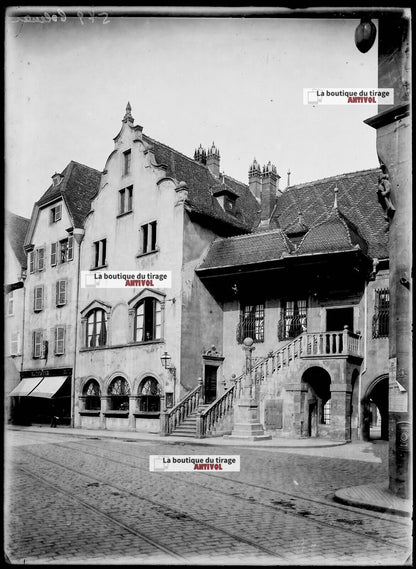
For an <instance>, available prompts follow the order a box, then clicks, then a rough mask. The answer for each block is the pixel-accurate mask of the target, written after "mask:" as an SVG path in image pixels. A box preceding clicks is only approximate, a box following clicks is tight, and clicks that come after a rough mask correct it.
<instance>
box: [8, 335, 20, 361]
mask: <svg viewBox="0 0 416 569" xmlns="http://www.w3.org/2000/svg"><path fill="white" fill-rule="evenodd" d="M19 344H20V334H19V332H13V333H12V335H11V339H10V354H11V355H12V356H17V354H18V353H19Z"/></svg>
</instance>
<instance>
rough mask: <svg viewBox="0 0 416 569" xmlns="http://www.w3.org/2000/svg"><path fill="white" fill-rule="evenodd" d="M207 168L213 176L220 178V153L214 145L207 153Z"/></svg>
mask: <svg viewBox="0 0 416 569" xmlns="http://www.w3.org/2000/svg"><path fill="white" fill-rule="evenodd" d="M207 166H208V170H209V171H210V172H211V174H212V175H213V176H215V177H216V178H219V176H220V151H219V150H218V148H217V147H216V146H215V144H214V143H212V146H211V148H209V149H208V153H207Z"/></svg>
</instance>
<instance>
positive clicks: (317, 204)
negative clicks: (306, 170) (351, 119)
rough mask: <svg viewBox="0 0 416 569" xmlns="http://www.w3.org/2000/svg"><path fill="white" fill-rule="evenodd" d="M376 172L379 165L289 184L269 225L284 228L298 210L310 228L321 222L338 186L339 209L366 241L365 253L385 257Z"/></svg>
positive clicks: (296, 214) (293, 219) (381, 213)
mask: <svg viewBox="0 0 416 569" xmlns="http://www.w3.org/2000/svg"><path fill="white" fill-rule="evenodd" d="M379 174H380V170H379V168H373V169H371V170H361V171H358V172H351V173H348V174H340V175H338V176H332V177H330V178H324V179H322V180H316V181H314V182H308V183H305V184H299V185H297V186H291V187H289V188H287V189H286V190H285V191H284V192H283V193H282V195H281V196H280V197H279V198H278V199H277V204H276V208H275V210H274V213H273V217H272V219H271V226H272V227H273V226H274V227H280V228H282V229H284V230H286V228H288V227H289V226H290V225H291V224H293V223H295V222H296V219H297V217H298V212H299V211H301V212H302V216H303V221H304V223H305V224H306V225H307V226H308V227H309V228H311V227H312V226H314V225H317V224H318V223H320V222H322V221H324V220H325V219H326V218H327V217H328V215H329V214H330V212H331V210H332V207H333V203H334V189H335V187H337V188H338V208H339V210H340V212H342V214H343V216H344V219H347V220H348V221H349V222H350V223H352V224H353V225H354V226H355V228H356V231H358V232H359V234H360V236H361V237H362V238H364V239H365V241H366V242H367V243H368V254H369V255H371V256H372V257H378V258H380V259H383V258H387V257H388V234H387V233H386V221H385V219H384V216H383V210H382V208H381V207H380V204H379V203H378V200H377V179H378V176H379Z"/></svg>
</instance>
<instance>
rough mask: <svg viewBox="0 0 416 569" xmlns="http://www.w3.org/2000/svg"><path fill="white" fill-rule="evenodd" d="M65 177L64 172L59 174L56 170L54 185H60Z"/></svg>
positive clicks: (53, 177)
mask: <svg viewBox="0 0 416 569" xmlns="http://www.w3.org/2000/svg"><path fill="white" fill-rule="evenodd" d="M63 178H64V177H63V176H62V174H58V172H55V174H54V175H53V176H52V180H53V185H54V186H59V184H60V183H61V182H62V180H63Z"/></svg>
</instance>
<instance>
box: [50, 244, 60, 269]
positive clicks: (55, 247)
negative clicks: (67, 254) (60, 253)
mask: <svg viewBox="0 0 416 569" xmlns="http://www.w3.org/2000/svg"><path fill="white" fill-rule="evenodd" d="M57 250H58V243H51V267H55V265H56V253H57Z"/></svg>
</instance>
